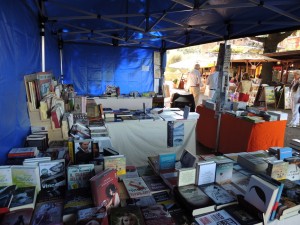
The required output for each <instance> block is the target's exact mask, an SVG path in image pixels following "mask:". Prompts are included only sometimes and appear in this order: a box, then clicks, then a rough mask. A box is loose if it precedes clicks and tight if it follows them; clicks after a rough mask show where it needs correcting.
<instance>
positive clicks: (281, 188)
mask: <svg viewBox="0 0 300 225" xmlns="http://www.w3.org/2000/svg"><path fill="white" fill-rule="evenodd" d="M283 186H284V184H283V183H282V184H281V185H280V186H279V189H278V193H277V196H276V200H275V203H274V206H273V208H272V212H271V217H270V221H272V220H274V219H275V218H276V214H277V213H278V212H277V209H278V206H279V202H280V198H281V194H282V191H283Z"/></svg>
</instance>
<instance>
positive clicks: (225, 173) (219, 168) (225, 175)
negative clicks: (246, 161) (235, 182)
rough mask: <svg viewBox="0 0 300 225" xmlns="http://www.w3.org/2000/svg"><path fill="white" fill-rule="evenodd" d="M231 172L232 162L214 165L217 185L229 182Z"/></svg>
mask: <svg viewBox="0 0 300 225" xmlns="http://www.w3.org/2000/svg"><path fill="white" fill-rule="evenodd" d="M232 171H233V163H232V162H224V163H216V179H215V182H216V183H217V184H226V183H230V182H231V178H232Z"/></svg>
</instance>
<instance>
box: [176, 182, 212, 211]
mask: <svg viewBox="0 0 300 225" xmlns="http://www.w3.org/2000/svg"><path fill="white" fill-rule="evenodd" d="M173 192H174V196H175V198H176V199H177V201H178V202H179V203H181V205H182V206H184V207H185V208H186V209H187V211H188V212H191V213H192V215H193V216H197V215H200V214H204V213H209V212H212V211H215V205H216V204H215V202H214V201H213V200H212V199H211V198H210V197H208V195H206V194H205V193H204V192H203V191H202V190H201V189H200V188H199V186H196V185H186V186H182V187H175V188H174V189H173Z"/></svg>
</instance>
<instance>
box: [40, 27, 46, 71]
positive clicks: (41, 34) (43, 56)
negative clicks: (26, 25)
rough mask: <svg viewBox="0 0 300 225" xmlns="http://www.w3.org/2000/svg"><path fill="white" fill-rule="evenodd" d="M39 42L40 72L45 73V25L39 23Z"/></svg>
mask: <svg viewBox="0 0 300 225" xmlns="http://www.w3.org/2000/svg"><path fill="white" fill-rule="evenodd" d="M40 36H41V42H42V46H41V47H42V72H45V65H46V64H45V23H44V22H41V31H40Z"/></svg>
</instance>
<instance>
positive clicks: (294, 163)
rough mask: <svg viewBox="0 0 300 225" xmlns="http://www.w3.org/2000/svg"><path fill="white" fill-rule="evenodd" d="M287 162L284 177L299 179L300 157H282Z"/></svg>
mask: <svg viewBox="0 0 300 225" xmlns="http://www.w3.org/2000/svg"><path fill="white" fill-rule="evenodd" d="M284 161H285V162H288V164H289V165H288V168H287V174H286V179H289V180H299V179H300V157H297V156H294V157H289V158H285V159H284Z"/></svg>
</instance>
